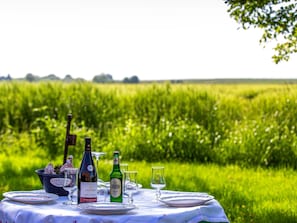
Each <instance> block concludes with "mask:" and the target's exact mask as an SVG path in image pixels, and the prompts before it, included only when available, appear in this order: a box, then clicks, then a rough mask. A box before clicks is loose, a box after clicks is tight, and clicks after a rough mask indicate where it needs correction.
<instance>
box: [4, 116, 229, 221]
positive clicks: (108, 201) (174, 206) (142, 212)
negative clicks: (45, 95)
mask: <svg viewBox="0 0 297 223" xmlns="http://www.w3.org/2000/svg"><path fill="white" fill-rule="evenodd" d="M71 118H72V116H71V115H69V116H68V123H67V131H66V140H65V149H64V157H63V163H64V164H63V165H61V166H59V167H58V168H56V167H55V166H54V165H53V164H52V163H49V164H48V165H47V166H46V167H45V168H43V169H38V170H36V171H35V173H36V174H37V175H38V177H39V179H40V182H41V184H42V187H43V188H42V189H40V190H32V191H30V190H29V191H7V192H4V193H3V194H2V195H3V197H4V199H3V200H2V201H1V202H0V223H136V222H146V223H162V222H168V223H175V222H176V223H180V222H187V223H198V222H226V223H228V222H229V220H228V218H227V216H226V214H225V212H224V209H223V208H222V206H221V205H220V204H219V202H218V201H217V200H216V199H215V197H214V196H212V195H210V194H207V193H201V192H182V191H173V190H164V188H165V187H166V180H165V174H164V172H165V167H164V166H152V168H151V177H150V186H151V188H152V189H149V188H143V187H142V184H141V183H140V182H139V181H138V177H139V176H138V171H137V170H130V169H128V164H125V163H122V164H120V162H119V157H120V156H119V151H114V153H113V155H114V158H113V169H112V172H111V173H110V180H109V181H108V182H105V181H103V180H102V179H101V178H100V176H99V175H98V173H99V172H100V171H99V159H100V157H101V156H104V155H106V153H105V152H101V151H100V152H97V151H92V149H91V138H90V137H86V138H85V151H84V153H83V159H82V161H81V165H80V168H77V167H74V166H73V164H72V160H73V156H72V155H68V145H75V141H76V136H75V135H72V134H70V133H69V129H70V121H71ZM93 157H94V158H95V159H96V165H95V164H94V163H95V162H94V161H93Z"/></svg>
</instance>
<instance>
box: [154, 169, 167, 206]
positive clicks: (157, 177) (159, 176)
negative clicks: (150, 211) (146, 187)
mask: <svg viewBox="0 0 297 223" xmlns="http://www.w3.org/2000/svg"><path fill="white" fill-rule="evenodd" d="M165 186H166V182H165V177H164V167H163V166H154V167H152V178H151V187H152V188H154V189H156V199H155V201H157V202H158V201H159V199H160V197H161V189H163V188H164V187H165Z"/></svg>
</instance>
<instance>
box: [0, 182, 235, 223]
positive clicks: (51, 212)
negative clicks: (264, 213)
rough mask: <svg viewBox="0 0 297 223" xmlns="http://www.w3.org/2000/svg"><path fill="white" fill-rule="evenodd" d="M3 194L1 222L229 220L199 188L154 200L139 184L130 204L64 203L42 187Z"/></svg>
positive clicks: (69, 222)
mask: <svg viewBox="0 0 297 223" xmlns="http://www.w3.org/2000/svg"><path fill="white" fill-rule="evenodd" d="M3 196H4V199H3V200H2V201H1V202H0V222H1V223H6V222H9V223H10V222H15V223H25V222H26V223H27V222H32V223H33V222H34V223H35V222H36V223H46V222H57V223H60V222H61V223H80V222H81V223H91V222H92V223H95V222H98V223H99V222H100V223H101V222H119V223H120V222H191V223H192V222H201V221H203V222H229V221H228V218H227V217H226V215H225V212H224V210H223V208H222V207H221V205H220V204H219V202H218V201H217V200H216V199H215V198H214V197H213V196H211V195H208V194H206V193H199V192H180V191H170V190H163V191H162V195H161V197H160V201H159V202H155V201H154V199H155V191H154V190H152V189H144V188H142V189H139V191H138V192H137V193H135V194H134V199H133V200H134V201H133V204H129V202H128V197H125V198H124V201H123V203H116V202H94V203H82V204H78V205H77V204H75V205H65V204H64V203H65V201H67V199H68V198H67V196H57V195H56V196H55V195H53V194H49V193H47V192H45V191H44V190H36V191H26V192H25V191H18V192H7V193H4V194H3ZM98 196H100V195H98ZM36 197H40V199H39V198H38V199H37V198H36ZM191 198H192V199H191ZM36 199H37V201H36ZM32 200H33V201H32Z"/></svg>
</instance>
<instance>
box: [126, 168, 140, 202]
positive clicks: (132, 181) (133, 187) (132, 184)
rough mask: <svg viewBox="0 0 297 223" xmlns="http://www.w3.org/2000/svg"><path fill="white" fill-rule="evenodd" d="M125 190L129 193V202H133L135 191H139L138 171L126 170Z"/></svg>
mask: <svg viewBox="0 0 297 223" xmlns="http://www.w3.org/2000/svg"><path fill="white" fill-rule="evenodd" d="M124 175H125V176H124V177H125V192H126V193H127V194H128V203H129V204H133V193H136V192H137V191H138V184H137V171H135V170H131V171H125V172H124Z"/></svg>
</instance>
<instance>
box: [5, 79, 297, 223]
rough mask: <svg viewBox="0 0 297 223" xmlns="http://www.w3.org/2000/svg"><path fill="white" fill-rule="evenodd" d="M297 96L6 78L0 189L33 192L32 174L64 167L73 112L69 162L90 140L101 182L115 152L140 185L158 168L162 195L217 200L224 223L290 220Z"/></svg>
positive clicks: (233, 88)
mask: <svg viewBox="0 0 297 223" xmlns="http://www.w3.org/2000/svg"><path fill="white" fill-rule="evenodd" d="M296 96H297V89H296V85H293V84H265V85H261V84H253V85H250V84H236V85H230V84H224V85H221V84H169V83H165V84H138V85H123V84H110V85H104V84H101V85H100V84H95V83H86V82H84V83H62V82H40V83H28V82H3V83H0V133H1V134H0V148H1V154H0V167H1V168H0V170H1V171H0V174H1V179H3V180H2V181H1V182H0V189H1V191H8V190H24V189H32V188H40V186H41V185H40V182H39V179H38V178H37V175H36V174H35V173H34V170H36V169H38V168H42V167H44V166H45V165H46V164H47V163H48V162H50V161H52V162H54V163H55V164H61V162H62V160H63V148H64V140H65V127H66V119H67V114H68V113H72V114H73V121H72V126H71V133H73V134H76V135H77V145H76V146H73V147H70V148H69V153H71V154H73V155H74V157H75V165H76V166H78V165H79V162H80V158H81V154H82V150H83V143H84V140H83V138H84V137H85V136H90V137H92V141H93V143H92V145H93V146H92V147H93V149H94V150H97V151H105V152H106V153H107V154H106V156H105V157H104V159H103V160H102V161H101V162H100V167H101V170H100V175H101V177H102V178H103V179H105V180H108V174H109V171H110V167H111V163H110V160H111V157H112V151H114V150H120V152H121V159H122V160H124V161H125V162H128V163H129V165H131V166H132V167H133V166H134V167H135V168H137V169H138V170H139V171H140V173H141V174H140V176H141V177H140V181H141V183H142V184H143V185H144V187H150V186H149V174H150V167H151V165H152V164H154V163H163V164H164V165H165V167H166V175H167V189H173V190H190V191H207V192H209V193H211V194H213V195H215V197H216V198H217V199H218V200H219V201H220V203H221V204H222V206H223V207H224V209H225V211H226V214H227V216H228V218H229V219H230V221H231V222H294V221H295V219H296V215H297V209H296V207H295V206H294V205H293V203H294V200H295V199H296V195H297V194H296V192H294V190H292V189H291V188H294V186H295V185H296V179H297V178H296V173H295V169H296V143H297V139H296V131H297V130H296V125H295V123H296V115H295V111H296V107H297V100H296V99H297V97H296ZM177 166H178V168H179V170H180V171H178V172H177V171H176V167H177ZM271 219H275V220H271Z"/></svg>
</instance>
